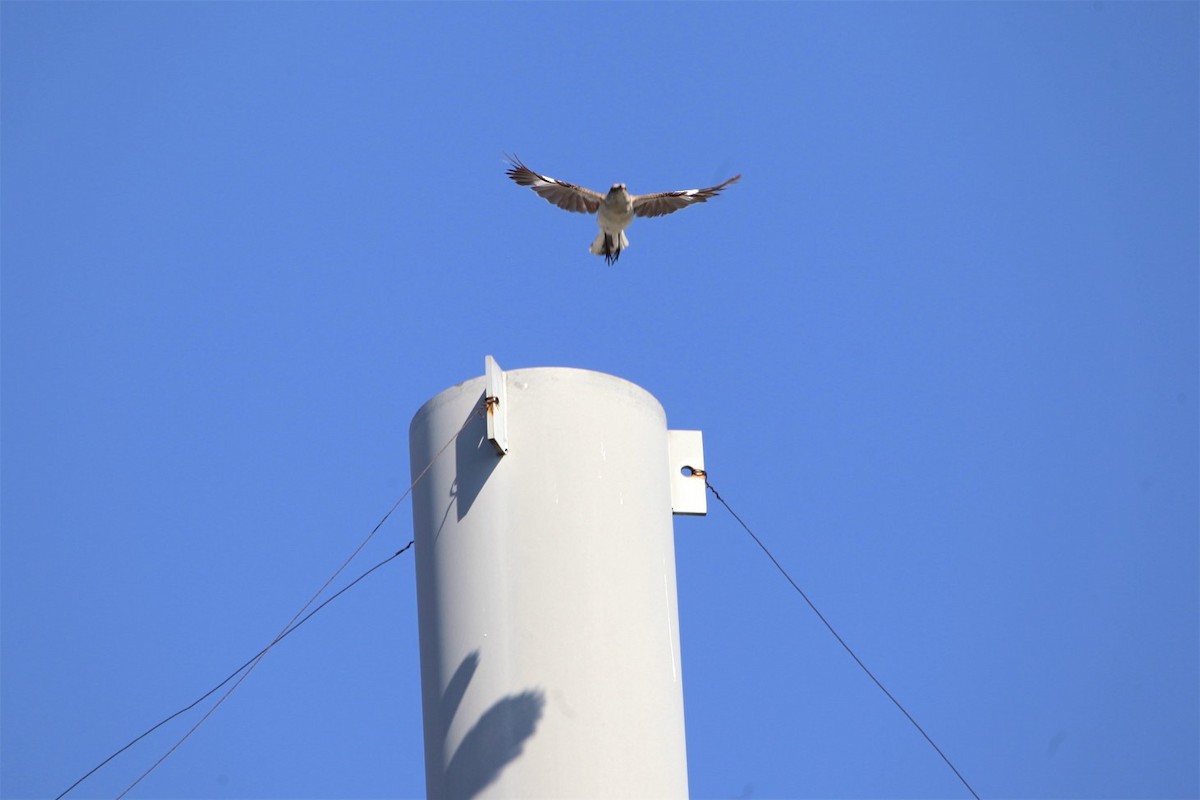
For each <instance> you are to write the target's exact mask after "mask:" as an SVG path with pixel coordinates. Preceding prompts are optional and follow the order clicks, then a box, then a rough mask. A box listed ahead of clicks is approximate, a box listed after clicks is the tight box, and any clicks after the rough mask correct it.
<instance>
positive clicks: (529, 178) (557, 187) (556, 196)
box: [507, 156, 604, 214]
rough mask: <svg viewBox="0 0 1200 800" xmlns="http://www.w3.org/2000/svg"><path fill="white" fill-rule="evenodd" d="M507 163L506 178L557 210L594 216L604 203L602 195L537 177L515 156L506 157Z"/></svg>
mask: <svg viewBox="0 0 1200 800" xmlns="http://www.w3.org/2000/svg"><path fill="white" fill-rule="evenodd" d="M508 162H509V164H511V166H510V167H509V168H508V170H507V174H508V177H510V178H512V179H513V180H514V181H516V182H517V185H519V186H528V187H529V188H530V189H533V190H534V191H535V192H537V193H538V195H539V196H541V197H544V198H546V199H547V200H548V201H550V202H551V203H553V204H554V205H556V206H558V207H559V208H562V209H566V210H567V211H578V212H580V213H582V214H594V213H596V211H597V210H599V208H600V204H601V203H602V202H604V195H602V194H600V193H598V192H593V191H592V190H591V189H584V188H583V187H582V186H576V185H575V184H573V183H567V182H566V181H560V180H556V179H555V178H549V177H547V176H545V175H538V174H537V173H536V172H534V171H533V170H531V169H530V168H529V167H527V166H525V165H524V164H522V163H521V160H520V159H519V158H516V157H515V156H508Z"/></svg>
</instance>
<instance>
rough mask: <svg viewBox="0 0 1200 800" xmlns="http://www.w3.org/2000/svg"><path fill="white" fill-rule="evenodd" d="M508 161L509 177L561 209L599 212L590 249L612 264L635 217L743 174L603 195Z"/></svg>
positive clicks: (688, 200) (677, 204) (685, 202)
mask: <svg viewBox="0 0 1200 800" xmlns="http://www.w3.org/2000/svg"><path fill="white" fill-rule="evenodd" d="M508 162H509V165H510V166H509V168H508V170H507V174H508V177H510V178H512V179H513V180H514V181H516V182H517V184H518V185H520V186H528V187H529V188H530V189H533V190H534V191H535V192H537V193H538V194H539V195H540V196H542V197H544V198H545V199H546V200H548V201H549V202H551V203H553V204H554V205H556V206H558V207H559V208H562V209H566V210H567V211H578V212H579V213H581V214H595V215H596V222H597V223H598V224H599V225H600V235H599V236H597V237H596V241H594V242H592V244H591V247H589V248H588V250H589V252H591V253H592V254H594V255H598V256H604V260H605V261H607V262H608V263H609V264H613V263H615V262H616V260H617V259H618V258H620V257H621V251H622V250H624V249H625V248H626V247H629V239H627V238H625V229H626V228H628V227H629V223H630V222H633V218H634V217H661V216H662V215H663V214H670V213H671V212H672V211H678V210H679V209H681V208H685V207H687V206H690V205H692V204H693V203H703V202H705V201H707V200H708V198H710V197H716V196H717V194H718V193H719V192H720V191H721V190H722V189H724V188H725V187H726V186H728V185H729V184H731V183H733V182H734V181H736V180H738V179H739V178H741V177H742V176H741V175H734V176H733V177H732V178H730V179H729V180H727V181H725V182H724V183H719V184H717V185H716V186H709V187H708V188H707V189H683V190H682V191H678V192H658V193H656V194H630V193H629V192H628V191H627V190H626V189H625V184H623V183H614V184H613V185H612V188H611V189H609V190H608V194H600V193H599V192H593V191H592V190H591V189H585V188H583V187H582V186H576V185H575V184H573V183H567V182H566V181H560V180H557V179H556V178H550V177H547V176H545V175H539V174H537V173H536V172H534V171H533V170H531V169H530V168H529V167H527V166H525V165H524V164H522V163H521V160H520V159H519V158H516V157H514V156H508Z"/></svg>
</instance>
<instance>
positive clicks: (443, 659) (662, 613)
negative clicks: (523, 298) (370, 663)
mask: <svg viewBox="0 0 1200 800" xmlns="http://www.w3.org/2000/svg"><path fill="white" fill-rule="evenodd" d="M502 379H503V380H505V388H506V393H505V395H504V397H503V404H502V405H500V404H497V405H494V407H493V409H492V411H491V412H489V413H496V414H504V415H505V419H504V422H505V424H506V428H507V429H506V433H507V444H508V452H507V454H506V455H500V453H499V452H498V449H499V448H498V446H496V445H494V443H493V442H492V441H490V440H489V439H488V430H489V428H488V426H487V425H486V423H485V419H484V416H483V415H480V416H474V417H472V414H474V413H475V410H476V409H477V408H479V407H480V405H481V403H483V402H484V400H485V398H486V396H487V392H485V381H484V378H476V379H474V380H470V381H467V382H466V383H462V384H459V385H458V386H455V387H453V388H450V389H447V390H445V391H444V392H442V393H440V394H438V395H437V396H436V397H434V398H433V399H431V400H430V401H429V402H428V403H426V404H425V405H424V406H423V407H422V408H421V410H420V411H418V412H417V414H416V416H415V417H414V418H413V421H412V425H411V427H410V456H411V461H412V468H413V474H414V475H416V474H417V473H418V472H419V471H420V470H422V469H424V468H425V466H426V465H427V464H429V463H430V462H434V461H435V456H436V455H437V452H438V450H439V449H440V448H441V447H442V445H444V444H445V443H446V442H447V441H450V440H451V439H452V438H453V437H454V435H455V433H456V432H457V431H459V430H460V429H461V428H463V425H464V423H465V424H466V428H465V430H463V432H462V434H461V435H460V436H459V437H458V439H457V440H456V441H455V444H453V445H451V446H450V447H449V448H448V449H447V450H446V452H445V453H444V454H443V455H442V456H441V457H440V458H437V459H436V462H435V463H434V466H433V467H432V468H431V469H430V470H429V472H428V474H426V476H425V477H424V479H423V480H421V481H420V483H419V484H418V485H417V488H416V490H415V491H414V493H413V520H414V526H415V527H414V530H415V538H416V566H417V601H418V616H419V623H420V645H421V684H422V700H423V707H424V721H425V771H426V784H427V790H428V794H429V797H431V798H452V799H455V800H457V799H458V798H470V797H505V798H586V797H596V798H614V797H622V798H632V797H656V798H659V797H661V798H684V797H687V791H688V789H687V759H686V754H685V745H684V725H683V684H682V675H681V672H680V655H679V625H678V614H679V612H678V606H677V602H676V594H675V547H674V541H673V525H672V510H671V487H670V483H669V481H670V475H669V472H670V468H669V466H668V433H667V426H666V416H665V414H664V412H663V409H662V406H661V405H660V404H659V403H658V401H657V400H655V399H654V397H652V396H651V395H650V394H649V393H647V392H646V391H645V390H643V389H641V388H639V387H637V386H635V385H633V384H632V383H629V382H628V381H625V380H622V379H620V378H616V377H613V376H611V375H604V374H601V373H597V372H589V371H586V370H578V369H559V368H553V369H551V368H543V369H524V370H513V371H510V372H508V373H507V374H506V375H504V376H503V378H502Z"/></svg>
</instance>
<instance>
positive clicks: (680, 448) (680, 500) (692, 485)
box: [667, 431, 708, 516]
mask: <svg viewBox="0 0 1200 800" xmlns="http://www.w3.org/2000/svg"><path fill="white" fill-rule="evenodd" d="M667 451H668V455H667V461H668V462H669V463H668V465H667V466H668V468H669V469H670V471H671V512H672V513H675V514H693V515H697V516H700V515H704V514H707V513H708V494H707V492H705V489H706V488H708V487H707V484H706V483H705V477H704V435H703V434H702V433H701V432H700V431H667Z"/></svg>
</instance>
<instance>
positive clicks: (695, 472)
mask: <svg viewBox="0 0 1200 800" xmlns="http://www.w3.org/2000/svg"><path fill="white" fill-rule="evenodd" d="M681 472H682V473H683V477H685V478H706V477H708V473H707V472H705V471H704V470H702V469H700V468H699V467H690V466H685V467H684V468H683V469H682V470H681Z"/></svg>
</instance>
